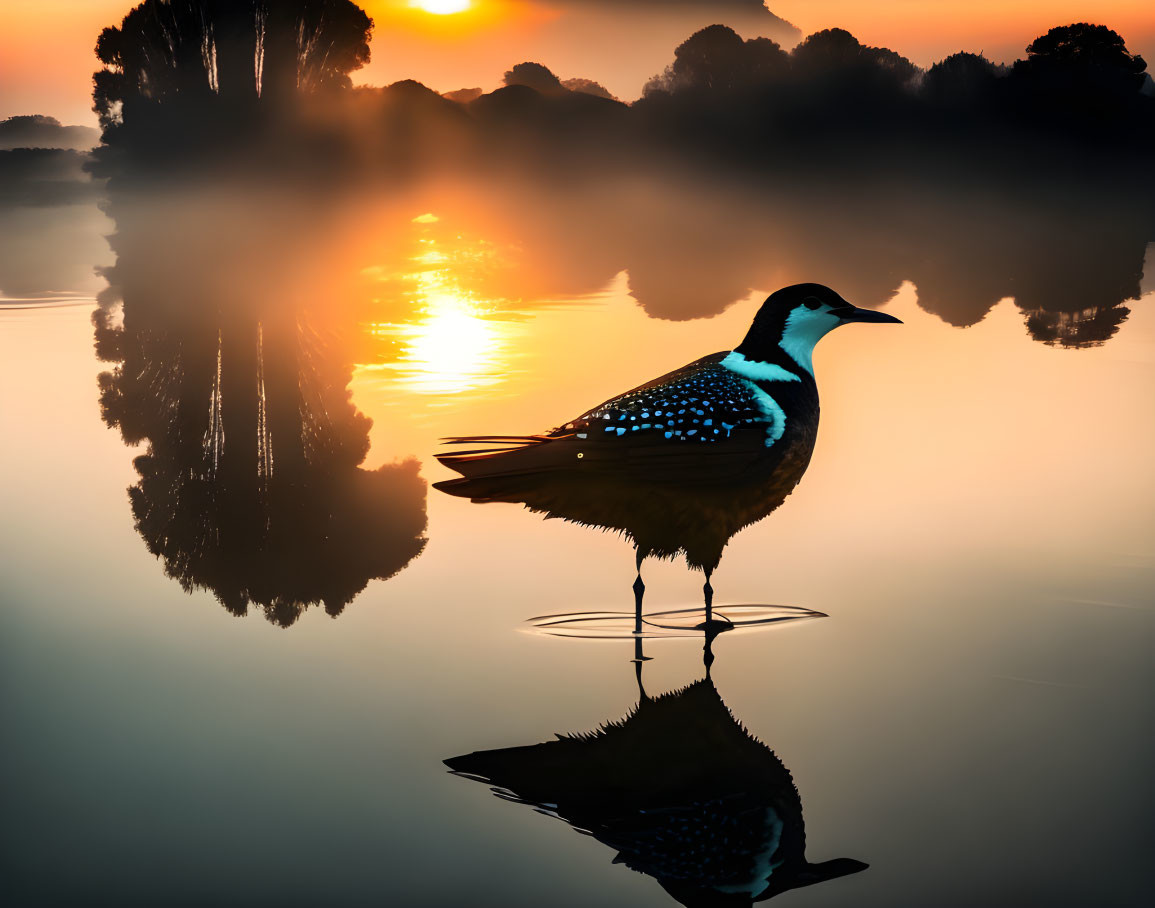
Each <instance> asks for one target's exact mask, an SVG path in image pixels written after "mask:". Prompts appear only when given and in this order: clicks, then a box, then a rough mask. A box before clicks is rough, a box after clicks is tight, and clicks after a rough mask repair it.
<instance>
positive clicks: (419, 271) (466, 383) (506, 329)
mask: <svg viewBox="0 0 1155 908" xmlns="http://www.w3.org/2000/svg"><path fill="white" fill-rule="evenodd" d="M438 221H439V219H438V218H437V217H436V215H433V214H423V215H420V216H418V217H416V218H413V220H412V223H413V224H415V225H418V229H421V230H422V232H423V233H424V234H425V235H423V236H421V237H420V238H419V240H418V243H417V250H418V251H417V252H416V253H415V254H414V255H412V256H410V258H409V264H410V265H411V266H416V268H415V270H413V271H412V272H409V273H405V274H402V275H399V276H397V277H398V278H399V280H400V282H401V284H402V286H403V287H404V289H403V290H402V291H401V293H400V296H401V297H402V298H403V300H404V301H405V302H406V303H407V305H406V307H405V311H409V312H413V313H415V314H416V315H417V321H414V322H400V323H397V322H374V323H373V324H371V326H370V329H369V330H370V332H371V333H372V334H373V335H375V336H377V337H383V338H388V339H393V340H396V341H398V342H399V343H400V347H401V349H400V353H399V354H398V355H397V357H396V358H395V359H394V360H392V361H390V362H385V363H380V364H377V365H373V366H367V367H366V368H367V369H368V370H369V371H382V372H385V373H386V374H387V375H389V376H390V377H391V378H390V381H388V386H389V387H390V389H391V390H398V391H409V392H413V393H417V394H424V395H456V394H461V393H462V392H466V391H476V390H478V389H482V388H491V387H493V386H494V385H497V384H500V383H502V382H503V381H505V380H506V378H508V376H509V374H510V370H509V369H508V366H507V364H508V361H509V358H510V348H511V341H512V340H513V338H514V336H515V335H516V334H517V333H519V331H518V324H517V320H518V319H519V318H520V315H519V314H518V313H516V311H514V310H512V309H511V308H510V301H508V300H491V299H485V298H483V297H481V296H479V295H478V294H476V293H474V292H473V291H472V290H471V289H470V288H469V287H468V286H467V285H468V280H467V278H466V277H465V273H466V272H468V271H469V270H470V269H478V268H480V269H484V268H485V267H486V265H487V260H488V259H489V258H490V257H491V256H492V250H490V249H488V248H487V247H486V245H485V244H484V243H482V242H471V241H468V240H466V239H464V238H463V237H461V236H457V237H455V238H454V239H453V241H451V243H452V245H451V246H450V248H446V243H445V240H444V239H442V238H435V237H434V236H432V235H431V229H432V227H433V225H435V224H437V223H438Z"/></svg>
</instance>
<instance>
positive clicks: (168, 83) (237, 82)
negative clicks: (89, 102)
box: [93, 0, 373, 127]
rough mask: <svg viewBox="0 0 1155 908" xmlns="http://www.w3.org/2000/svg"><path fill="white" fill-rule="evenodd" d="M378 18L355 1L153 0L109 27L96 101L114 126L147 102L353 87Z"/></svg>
mask: <svg viewBox="0 0 1155 908" xmlns="http://www.w3.org/2000/svg"><path fill="white" fill-rule="evenodd" d="M372 27H373V21H372V19H370V18H369V17H368V16H367V15H366V14H365V12H364V11H363V10H361V8H360V7H358V6H357V5H356V4H355V3H353V2H351V0H145V2H144V3H141V4H140V5H139V6H137V7H135V8H134V9H132V10H131V11H130V12H129V13H128V14H127V15H126V16H125V17H124V20H123V21H122V23H121V25H120V27H119V28H118V27H115V26H113V27H109V28H106V29H104V31H103V32H101V34H100V38H99V39H98V41H97V44H96V55H97V57H98V58H99V59H100V62H101V63H103V64H104V65H105V68H104V69H103V70H100V71H98V72H97V73H96V74H95V76H94V83H95V91H94V96H93V97H94V102H95V109H96V112H97V113H98V114H99V116H100V120H101V124H102V125H103V126H105V127H108V126H110V125H113V124H116V123H120V122H124V121H125V120H127V119H131V118H132V117H133V116H135V115H136V111H138V110H141V109H145V108H146V107H147V106H148V105H156V104H172V103H183V102H195V101H197V100H201V99H203V98H204V97H205V96H207V95H213V96H216V97H217V98H219V99H221V100H226V101H231V102H234V103H244V102H251V101H253V100H254V99H257V98H264V99H277V98H282V97H284V96H285V95H288V94H292V93H293V92H312V91H319V90H324V89H327V88H347V87H349V86H350V85H351V84H352V83H351V81H350V79H349V73H350V72H352V71H353V70H356V69H359V68H360V67H361V66H363V65H364V64H365V63H367V62H368V60H369V34H370V31H371V30H372Z"/></svg>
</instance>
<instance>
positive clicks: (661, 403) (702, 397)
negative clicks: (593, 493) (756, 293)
mask: <svg viewBox="0 0 1155 908" xmlns="http://www.w3.org/2000/svg"><path fill="white" fill-rule="evenodd" d="M760 393H762V394H764V393H765V392H761V390H760V389H759V387H758V386H757V385H756V384H755V383H754V382H751V381H750V380H749V379H745V378H742V377H741V376H740V375H738V374H737V373H736V372H733V371H731V370H730V369H728V368H727V367H726V366H725V365H723V364H722V363H720V362H712V363H708V364H704V365H701V366H699V367H697V368H693V369H691V370H689V371H688V372H686V373H685V374H683V375H682V376H681V377H678V378H673V379H670V380H668V381H665V382H662V383H661V384H650V385H644V386H642V387H641V388H635V389H634V390H632V391H627V392H626V393H625V394H621V395H619V396H618V397H614V398H611V399H610V400H607V401H606V402H605V403H603V404H599V405H598V406H596V407H594V409H592V410H590V411H588V412H586V413H583V414H582V415H581V416H579V417H578V418H577V419H574V420H571V421H570V422H568V423H566V424H565V425H564V426H563V427H562V428H561V429H560V430H555V432H557V433H558V434H566V433H570V432H572V433H575V435H576V436H577V438H579V439H581V438H582V437H583V436H584V437H586V438H588V437H589V436H590V435H591V434H592V435H596V434H597V433H599V432H600V433H603V434H606V435H608V436H610V437H612V438H616V437H621V436H623V435H626V434H627V433H629V434H630V435H633V434H634V433H643V434H641V435H639V437H645V438H654V439H657V438H661V439H663V440H671V441H677V442H685V441H693V442H698V443H702V442H705V443H713V442H719V441H726V440H727V439H729V438H732V437H733V433H734V431H735V430H740V429H744V428H747V427H750V426H755V425H757V426H766V425H767V424H768V423H769V424H770V429H769V430H768V432H769V433H771V434H772V433H773V431H774V419H773V416H772V415H769V414H768V413H767V409H766V407H765V405H764V404H763V403H762V402H761V400H760V397H759V395H760ZM778 437H779V438H780V437H781V433H780V432H779V434H778ZM773 440H777V439H773ZM773 440H768V444H772V443H773Z"/></svg>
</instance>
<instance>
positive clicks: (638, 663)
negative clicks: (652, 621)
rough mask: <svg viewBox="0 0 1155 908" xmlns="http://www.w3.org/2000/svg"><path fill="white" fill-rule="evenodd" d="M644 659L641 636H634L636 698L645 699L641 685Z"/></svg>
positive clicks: (644, 692)
mask: <svg viewBox="0 0 1155 908" xmlns="http://www.w3.org/2000/svg"><path fill="white" fill-rule="evenodd" d="M645 661H646V657H645V655H644V654H643V653H642V638H641V637H635V638H634V677H635V678H637V680H638V698H639V700H645V699H646V689H645V688H644V687H642V663H643V662H645Z"/></svg>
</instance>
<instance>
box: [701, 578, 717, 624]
mask: <svg viewBox="0 0 1155 908" xmlns="http://www.w3.org/2000/svg"><path fill="white" fill-rule="evenodd" d="M710 573H711V572H710V570H709V569H707V570H706V582H705V583H704V584H702V595H703V597H705V600H706V627H709V626H710V622H711V621H712V620H713V619H714V588H713V587H712V586H710Z"/></svg>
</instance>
